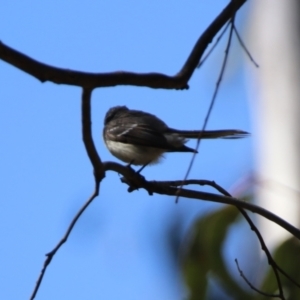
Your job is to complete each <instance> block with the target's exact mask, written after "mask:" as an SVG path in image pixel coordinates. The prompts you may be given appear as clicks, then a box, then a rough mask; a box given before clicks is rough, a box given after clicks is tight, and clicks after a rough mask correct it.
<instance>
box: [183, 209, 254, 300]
mask: <svg viewBox="0 0 300 300" xmlns="http://www.w3.org/2000/svg"><path fill="white" fill-rule="evenodd" d="M238 215H239V211H238V209H237V208H236V207H233V206H227V207H225V208H223V209H221V210H218V211H216V212H214V213H211V214H209V215H206V216H205V217H203V218H201V219H199V220H198V221H197V222H196V223H195V224H194V226H193V229H192V230H191V232H192V238H191V239H190V241H189V244H188V245H187V247H186V249H185V255H184V258H183V273H184V277H185V281H186V283H187V285H188V287H189V289H190V297H189V299H190V300H196V299H205V295H206V293H207V284H208V279H209V278H208V275H212V276H213V277H214V278H216V279H217V282H218V283H220V284H221V287H222V288H223V289H224V290H225V291H226V292H227V293H228V294H229V295H231V296H233V297H234V299H253V296H252V298H251V297H250V295H249V294H248V293H246V292H245V291H244V290H243V289H242V288H241V287H240V286H239V285H238V284H237V283H236V281H235V280H234V279H233V278H232V277H231V275H230V273H229V272H228V270H227V268H226V265H225V263H224V259H223V256H222V248H223V244H224V241H225V238H226V235H227V231H228V229H229V227H230V226H231V225H232V224H233V223H234V222H235V221H236V220H237V216H238Z"/></svg>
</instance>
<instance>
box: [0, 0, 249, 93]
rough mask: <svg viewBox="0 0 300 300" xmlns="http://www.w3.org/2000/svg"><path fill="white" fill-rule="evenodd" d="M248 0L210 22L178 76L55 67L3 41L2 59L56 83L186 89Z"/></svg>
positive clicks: (233, 3) (233, 4) (232, 4)
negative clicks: (210, 47)
mask: <svg viewBox="0 0 300 300" xmlns="http://www.w3.org/2000/svg"><path fill="white" fill-rule="evenodd" d="M246 1H247V0H235V1H231V2H230V3H229V4H228V5H227V7H226V8H225V9H224V10H223V11H222V12H221V13H220V14H219V16H218V17H217V18H216V19H215V20H214V21H213V22H212V23H211V25H210V26H209V27H208V28H207V29H206V30H205V32H204V33H203V34H202V35H201V36H200V38H199V39H198V41H197V42H196V44H195V46H194V48H193V50H192V51H191V54H190V56H189V57H188V59H187V61H186V62H185V64H184V65H183V67H182V69H181V70H180V71H179V72H178V73H177V74H176V75H175V76H168V75H164V74H160V73H142V74H138V73H133V72H125V71H119V72H111V73H87V72H80V71H75V70H68V69H62V68H56V67H52V66H49V65H47V64H44V63H41V62H38V61H37V60H34V59H32V58H30V57H29V56H27V55H25V54H22V53H21V52H19V51H17V50H14V49H12V48H10V47H8V46H6V45H5V44H4V43H2V42H0V59H2V60H3V61H6V62H7V63H9V64H11V65H13V66H15V67H16V68H18V69H20V70H22V71H24V72H26V73H28V74H30V75H32V76H34V77H36V78H37V79H38V80H40V81H41V82H45V81H51V82H54V83H57V84H68V85H76V86H82V87H86V88H91V89H92V88H96V87H108V86H116V85H134V86H147V87H151V88H164V89H187V88H188V81H189V80H190V78H191V76H192V74H193V72H194V70H195V68H196V67H197V64H198V63H199V61H200V59H201V57H202V55H203V53H204V51H205V49H206V48H207V46H208V45H209V43H210V42H211V41H212V39H213V38H214V36H215V35H216V34H217V33H218V32H219V31H220V30H221V28H222V27H223V26H224V25H225V24H226V23H227V22H228V21H229V20H230V19H231V17H232V16H233V15H234V14H235V13H236V12H237V11H238V10H239V9H240V8H241V6H242V5H243V4H244V3H245V2H246Z"/></svg>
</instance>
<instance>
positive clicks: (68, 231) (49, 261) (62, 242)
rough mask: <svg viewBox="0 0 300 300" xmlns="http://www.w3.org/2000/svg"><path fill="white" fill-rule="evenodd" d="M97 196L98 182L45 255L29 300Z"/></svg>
mask: <svg viewBox="0 0 300 300" xmlns="http://www.w3.org/2000/svg"><path fill="white" fill-rule="evenodd" d="M98 194H99V182H98V183H96V189H95V191H94V193H93V195H92V196H91V197H90V198H89V199H88V201H86V203H85V204H84V205H83V206H82V207H81V208H80V210H79V211H78V212H77V214H76V216H75V217H74V218H73V220H72V221H71V223H70V225H69V227H68V229H67V231H66V233H65V235H64V236H63V238H62V239H61V240H60V241H59V242H58V243H57V245H56V246H55V247H54V249H53V250H51V251H50V252H49V253H47V254H46V259H45V262H44V265H43V268H42V270H41V273H40V275H39V277H38V279H37V282H36V284H35V287H34V289H33V292H32V294H31V296H30V300H33V299H34V298H35V296H36V294H37V292H38V290H39V288H40V285H41V282H42V280H43V278H44V275H45V272H46V270H47V267H48V266H49V264H50V263H51V261H52V258H53V257H54V255H55V254H56V252H57V251H58V250H59V248H60V247H61V246H62V245H63V244H64V243H65V242H66V241H67V239H68V237H69V235H70V233H71V231H72V229H73V227H74V226H75V224H76V222H77V221H78V219H79V217H80V216H81V215H82V213H83V212H84V211H85V209H86V208H87V207H88V206H89V205H90V203H91V202H92V201H93V200H94V199H95V198H96V197H97V196H98Z"/></svg>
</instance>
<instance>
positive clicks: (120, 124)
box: [103, 106, 249, 168]
mask: <svg viewBox="0 0 300 300" xmlns="http://www.w3.org/2000/svg"><path fill="white" fill-rule="evenodd" d="M248 135H249V133H248V132H246V131H243V130H236V129H227V130H205V131H202V130H177V129H174V128H171V127H168V125H167V124H166V123H165V122H164V121H162V120H161V119H159V118H158V117H157V116H155V115H153V114H150V113H147V112H144V111H140V110H133V109H129V108H127V107H126V106H114V107H112V108H110V109H109V110H108V111H107V113H106V115H105V118H104V128H103V139H104V142H105V144H106V147H107V148H108V150H109V151H110V152H111V154H112V155H114V156H115V157H117V158H118V159H120V160H121V161H123V162H126V163H128V164H129V165H137V166H138V165H141V166H143V167H142V168H144V167H145V166H146V165H148V164H150V165H151V164H155V163H158V162H159V161H160V160H161V158H163V155H164V153H166V152H191V153H197V150H196V149H193V148H190V147H188V146H186V145H185V143H186V142H187V141H188V140H189V139H215V138H227V139H236V138H243V137H246V136H248Z"/></svg>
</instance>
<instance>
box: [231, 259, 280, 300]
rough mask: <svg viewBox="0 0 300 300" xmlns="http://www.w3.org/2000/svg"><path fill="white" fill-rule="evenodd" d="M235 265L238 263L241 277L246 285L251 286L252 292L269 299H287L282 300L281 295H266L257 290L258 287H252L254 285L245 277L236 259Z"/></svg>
mask: <svg viewBox="0 0 300 300" xmlns="http://www.w3.org/2000/svg"><path fill="white" fill-rule="evenodd" d="M234 261H235V263H236V267H237V268H238V270H239V272H240V275H241V277H242V278H243V279H244V280H245V281H246V283H247V284H248V285H249V286H250V288H251V289H252V290H254V291H255V292H257V293H259V294H261V295H263V296H266V297H269V298H280V299H285V298H282V297H281V295H279V294H268V293H265V292H262V291H260V290H259V289H257V288H256V287H254V285H252V283H251V282H250V281H249V280H248V279H247V277H246V276H245V275H244V273H243V271H242V270H241V269H240V266H239V263H238V260H237V259H235V260H234Z"/></svg>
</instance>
